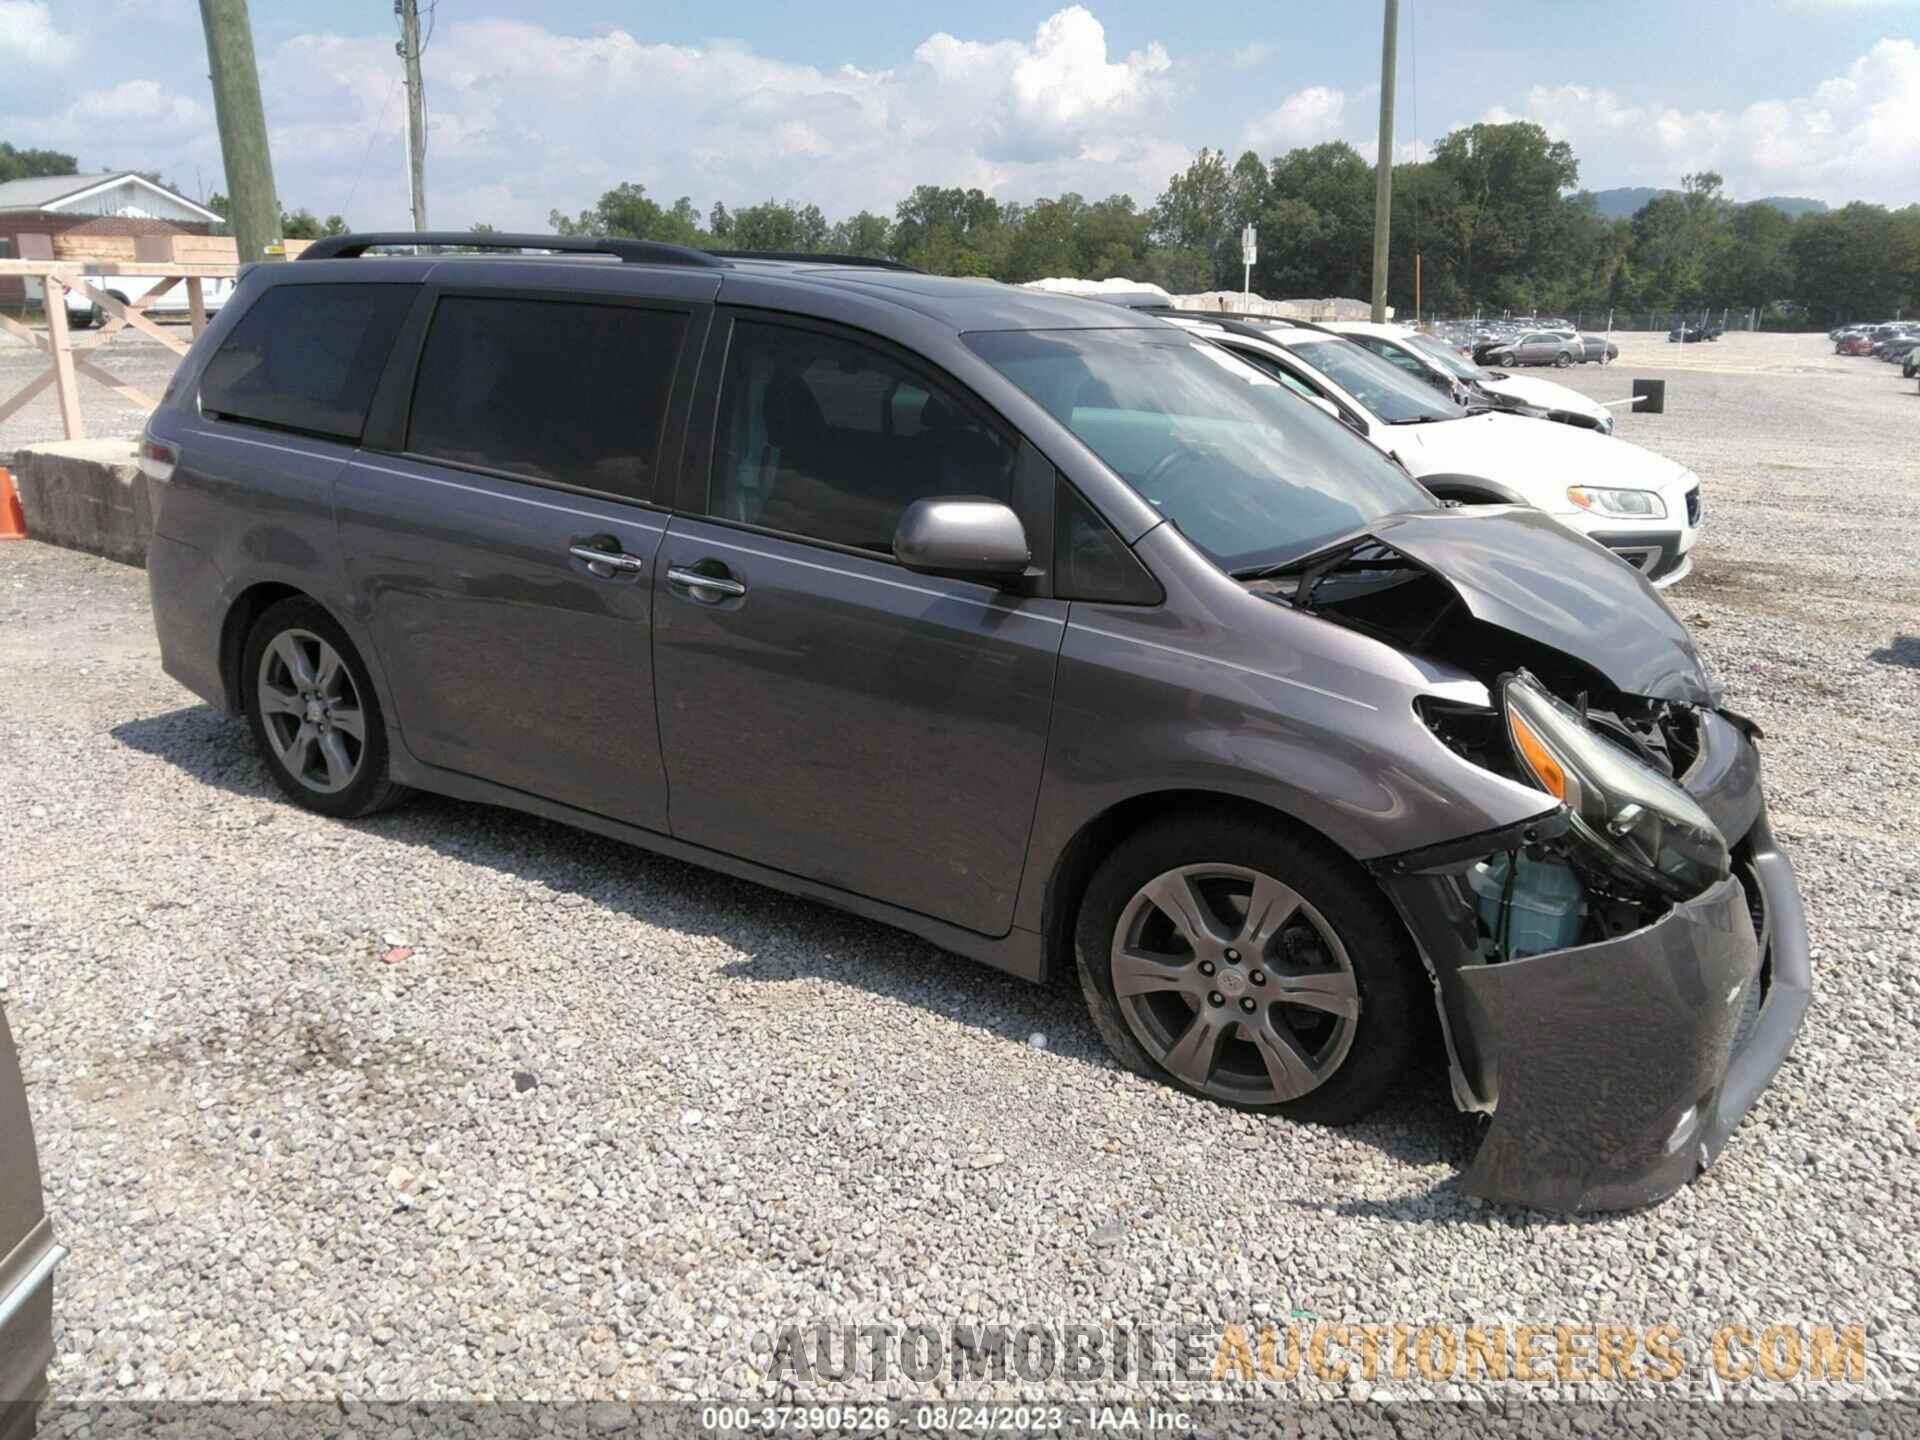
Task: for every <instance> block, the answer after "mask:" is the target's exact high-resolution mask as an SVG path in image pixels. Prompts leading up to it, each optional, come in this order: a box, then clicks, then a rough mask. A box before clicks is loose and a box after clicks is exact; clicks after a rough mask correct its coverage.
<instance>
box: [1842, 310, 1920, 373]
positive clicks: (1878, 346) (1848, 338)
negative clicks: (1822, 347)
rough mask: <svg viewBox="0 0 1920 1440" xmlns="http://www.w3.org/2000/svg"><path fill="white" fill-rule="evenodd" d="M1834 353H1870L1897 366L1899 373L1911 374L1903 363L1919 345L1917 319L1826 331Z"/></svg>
mask: <svg viewBox="0 0 1920 1440" xmlns="http://www.w3.org/2000/svg"><path fill="white" fill-rule="evenodd" d="M1827 338H1828V339H1830V340H1832V341H1833V350H1834V353H1835V354H1836V355H1871V356H1873V357H1874V359H1876V360H1885V361H1887V362H1888V363H1889V364H1893V365H1901V366H1902V367H1903V370H1902V373H1904V374H1907V375H1912V374H1913V370H1912V368H1911V367H1907V366H1906V365H1905V361H1906V358H1907V356H1908V355H1909V354H1910V353H1912V351H1913V350H1914V348H1915V347H1916V346H1920V320H1887V321H1883V322H1882V323H1880V324H1878V325H1843V326H1841V327H1840V328H1839V329H1837V330H1831V331H1829V332H1828V333H1827Z"/></svg>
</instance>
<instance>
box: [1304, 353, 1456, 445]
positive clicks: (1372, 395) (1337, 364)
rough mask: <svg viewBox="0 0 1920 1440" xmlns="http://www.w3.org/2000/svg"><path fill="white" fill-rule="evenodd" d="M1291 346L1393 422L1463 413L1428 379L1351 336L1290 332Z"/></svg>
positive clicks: (1382, 416) (1381, 415)
mask: <svg viewBox="0 0 1920 1440" xmlns="http://www.w3.org/2000/svg"><path fill="white" fill-rule="evenodd" d="M1287 349H1288V350H1289V351H1290V352H1292V353H1293V354H1294V355H1297V356H1299V357H1300V359H1301V360H1302V361H1303V362H1304V363H1306V364H1308V365H1311V366H1312V367H1313V368H1314V369H1316V370H1318V371H1319V372H1320V373H1321V374H1323V375H1325V376H1326V377H1327V378H1328V379H1330V380H1332V381H1333V382H1334V384H1336V385H1338V386H1339V387H1340V388H1341V389H1342V390H1345V391H1346V392H1347V393H1348V394H1349V395H1351V396H1353V398H1354V399H1356V400H1358V401H1359V402H1360V403H1361V404H1362V405H1364V406H1366V407H1367V409H1368V410H1370V411H1372V412H1373V413H1374V414H1375V415H1377V416H1379V417H1380V418H1381V419H1382V420H1384V421H1386V422H1387V423H1388V424H1389V425H1411V424H1414V423H1416V422H1418V421H1422V420H1453V419H1457V418H1458V417H1459V416H1460V414H1461V410H1460V407H1459V406H1458V405H1455V404H1454V403H1453V402H1452V401H1451V400H1449V399H1448V398H1447V397H1446V396H1444V395H1442V394H1441V393H1440V392H1439V391H1437V390H1435V389H1434V388H1433V387H1432V386H1431V385H1425V384H1422V383H1421V382H1420V381H1418V380H1416V379H1414V378H1413V376H1411V375H1409V374H1407V372H1406V371H1404V370H1402V369H1401V368H1400V367H1399V366H1398V365H1395V364H1394V363H1393V362H1392V361H1391V360H1382V359H1381V358H1380V357H1379V356H1378V355H1376V354H1374V353H1373V352H1372V351H1371V350H1368V349H1366V348H1365V347H1363V346H1360V345H1356V344H1354V343H1353V342H1352V341H1351V340H1342V339H1339V338H1337V337H1334V336H1329V337H1328V338H1326V339H1325V340H1321V339H1318V338H1316V339H1313V340H1295V339H1292V338H1291V337H1289V339H1288V341H1287Z"/></svg>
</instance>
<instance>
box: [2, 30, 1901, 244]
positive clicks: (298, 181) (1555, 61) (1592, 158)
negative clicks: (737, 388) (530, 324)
mask: <svg viewBox="0 0 1920 1440" xmlns="http://www.w3.org/2000/svg"><path fill="white" fill-rule="evenodd" d="M422 4H423V7H424V6H427V5H432V6H433V7H434V9H435V15H434V26H435V28H434V34H433V39H432V41H431V44H430V45H429V48H428V50H427V54H426V60H425V66H426V72H427V81H428V100H429V109H430V116H431V118H430V123H429V147H428V148H429V156H428V182H429V199H430V202H431V208H432V212H433V213H432V218H433V220H434V221H435V222H436V223H440V224H446V225H450V226H464V225H466V224H469V223H471V222H473V221H476V220H489V221H492V222H494V223H497V224H502V225H513V226H524V227H535V226H541V225H544V222H545V217H546V215H547V212H548V211H549V210H550V209H552V208H555V207H558V208H561V209H564V210H567V211H574V210H578V209H581V208H584V207H585V206H587V205H589V204H591V203H592V201H593V199H594V198H595V197H596V196H597V195H598V194H599V193H600V191H602V190H604V189H606V188H608V187H609V186H611V185H613V184H615V183H617V182H618V181H620V180H637V181H640V182H642V183H644V184H645V185H646V186H647V187H648V190H649V192H650V193H652V194H654V195H656V196H658V197H661V198H663V199H667V200H671V199H672V198H673V197H675V196H677V195H681V194H687V195H690V196H692V198H693V199H694V201H695V203H696V204H698V205H699V206H701V207H702V208H703V209H704V208H705V207H707V206H708V205H710V204H712V203H713V202H714V201H715V200H725V201H727V202H728V203H730V204H737V203H744V202H751V201H753V200H758V199H765V198H768V197H770V196H774V197H782V198H787V197H791V198H796V199H812V200H817V201H818V202H819V203H820V204H821V205H822V206H823V208H825V209H826V210H827V211H828V212H829V213H830V214H832V215H839V214H842V213H846V212H849V211H851V210H854V209H858V208H862V207H868V208H875V209H882V210H889V209H891V206H892V203H893V201H894V200H895V199H897V198H898V197H899V196H900V195H901V194H903V193H904V192H905V190H906V189H907V188H908V187H909V186H910V185H911V184H913V183H915V182H918V181H934V182H939V183H943V184H963V185H980V186H982V187H983V188H986V189H989V190H991V191H993V192H994V193H996V194H999V195H1001V196H1003V197H1005V198H1016V199H1024V198H1031V197H1033V196H1036V195H1040V194H1052V193H1057V192H1059V191H1060V190H1063V189H1075V190H1079V191H1081V192H1082V193H1084V194H1089V195H1105V194H1108V193H1110V192H1113V191H1126V192H1128V193H1131V194H1133V195H1134V196H1136V197H1137V198H1138V199H1139V200H1140V201H1141V202H1142V203H1148V202H1150V201H1151V200H1152V198H1153V196H1154V194H1155V193H1157V192H1158V190H1159V189H1160V188H1161V186H1162V185H1163V184H1164V182H1165V180H1166V177H1167V176H1168V175H1169V174H1170V173H1172V172H1173V171H1174V170H1176V169H1178V168H1180V167H1181V166H1182V165H1184V164H1185V163H1186V162H1187V160H1189V159H1190V158H1191V157H1192V155H1193V154H1194V153H1195V152H1196V151H1197V150H1198V149H1199V148H1200V147H1202V146H1206V145H1212V146H1220V147H1225V148H1226V149H1228V150H1229V151H1230V152H1232V153H1237V152H1238V151H1239V150H1241V149H1242V148H1246V147H1248V146H1251V147H1253V148H1255V149H1258V150H1259V151H1260V152H1261V153H1262V154H1272V153H1275V152H1277V151H1279V150H1284V149H1286V148H1289V147H1290V146H1292V145H1295V144H1308V143H1314V142H1317V141H1319V140H1324V139H1331V138H1341V139H1346V140H1349V141H1352V142H1354V143H1355V144H1359V145H1362V146H1364V147H1367V148H1368V150H1369V153H1371V146H1372V144H1373V142H1374V139H1375V136H1376V133H1377V107H1378V103H1379V99H1378V88H1377V83H1378V68H1377V67H1378V63H1379V62H1378V54H1379V38H1380V34H1379V32H1380V6H1379V4H1378V3H1376V0H1333V3H1326V0H1320V3H1314V4H1270V5H1265V6H1256V7H1246V6H1239V5H1224V4H1204V3H1203V4H1186V5H1167V4H1164V3H1161V4H1153V5H1149V4H1144V3H1140V0H1083V3H1082V4H1077V5H1068V4H1062V3H1061V0H1043V3H1038V4H1022V3H1012V0H974V3H969V4H966V5H959V4H954V3H951V0H941V3H919V4H914V3H908V4H895V5H890V6H889V5H878V6H876V5H859V6H853V5H827V6H805V7H803V6H798V5H789V4H780V3H773V0H747V3H734V4H728V5H714V4H711V3H708V4H692V3H684V0H668V3H653V4H631V3H618V0H544V3H535V0H422ZM391 8H392V7H391V0H301V3H295V0H253V15H254V26H255V34H256V45H257V49H258V52H259V56H260V65H261V76H262V85H263V91H264V93H265V97H266V103H267V110H268V118H269V122H270V125H271V127H272V130H273V136H274V150H275V167H276V177H277V180H278V183H279V189H280V192H281V196H282V199H283V202H284V203H285V204H286V205H288V206H289V207H294V206H306V207H308V208H311V209H314V210H316V211H319V212H321V213H327V212H332V211H342V212H344V213H346V214H347V216H348V218H349V219H351V220H352V221H354V222H355V223H356V224H358V225H362V226H374V225H385V224H394V223H398V222H400V221H401V220H402V219H403V217H404V215H405V208H406V192H405V180H404V169H403V165H404V149H403V140H402V133H403V132H402V128H401V127H402V123H403V114H404V111H403V106H402V104H401V100H400V96H399V94H398V91H397V86H396V85H395V77H397V75H398V73H399V62H398V60H397V59H396V58H395V57H394V55H393V50H392V43H393V38H394V20H393V16H392V13H391ZM1401 15H1402V25H1401V34H1400V55H1401V74H1400V87H1399V123H1398V126H1397V132H1398V139H1399V141H1400V149H1401V152H1402V153H1403V154H1408V153H1414V152H1415V151H1416V150H1417V147H1418V145H1419V144H1420V142H1423V141H1424V142H1428V143H1430V142H1431V141H1432V140H1433V139H1434V138H1436V137H1437V136H1438V135H1440V134H1442V133H1444V131H1445V130H1447V129H1449V128H1451V127H1453V126H1455V125H1459V124H1463V123H1467V122H1470V121H1473V120H1477V119H1486V118H1491V119H1512V118H1527V119H1534V120H1538V121H1539V122H1540V123H1542V124H1544V125H1546V126H1547V128H1548V129H1549V130H1551V131H1553V132H1554V133H1555V134H1556V135H1559V136H1562V137H1564V138H1566V139H1568V140H1569V141H1571V142H1572V143H1573V145H1574V147H1575V150H1576V152H1577V153H1578V155H1579V157H1580V161H1581V179H1582V182H1583V183H1584V184H1587V185H1589V186H1592V187H1594V188H1603V187H1607V186H1612V185H1647V184H1663V185H1672V184H1676V183H1677V182H1678V180H1679V178H1680V176H1681V175H1682V174H1683V173H1685V172H1686V171H1689V170H1693V169H1701V168H1709V167H1711V168H1715V169H1718V170H1720V171H1721V172H1722V173H1723V174H1725V175H1726V176H1727V180H1728V188H1729V190H1730V191H1731V192H1732V193H1734V194H1735V195H1748V196H1752V195H1759V194H1768V193H1776V194H1778V193H1786V194H1808V195H1815V196H1818V197H1820V198H1822V199H1826V200H1829V201H1834V202H1839V201H1844V200H1847V199H1852V198H1856V197H1858V198H1866V199H1872V200H1877V201H1881V202H1884V203H1890V204H1902V203H1908V202H1911V201H1914V200H1920V123H1917V121H1920V4H1915V3H1912V0H1718V3H1704V0H1661V3H1652V0H1610V3H1588V0H1524V3H1508V4H1505V5H1489V4H1485V3H1468V0H1402V5H1401ZM205 68H206V66H205V55H204V50H203V41H202V35H201V30H200V19H199V10H198V5H197V4H196V3H195V0H0V77H4V80H5V84H4V85H3V86H0V139H8V140H11V141H13V143H15V144H17V145H18V144H33V145H52V146H56V147H57V148H60V149H64V150H69V151H72V152H74V153H76V154H78V155H79V156H80V158H81V161H82V163H83V165H84V166H86V167H87V168H89V169H92V168H105V167H109V166H112V167H116V168H119V167H126V168H140V169H158V170H161V171H163V172H165V173H166V174H168V175H170V176H172V177H174V178H175V179H176V180H177V181H178V182H179V183H180V184H181V186H182V187H183V188H185V189H187V190H188V191H190V192H191V191H194V190H196V189H197V188H204V189H206V190H212V189H218V188H224V182H223V179H222V177H221V171H220V159H219V146H218V141H217V137H216V136H215V134H214V128H213V119H212V107H211V100H210V96H209V95H208V91H207V85H206V79H205Z"/></svg>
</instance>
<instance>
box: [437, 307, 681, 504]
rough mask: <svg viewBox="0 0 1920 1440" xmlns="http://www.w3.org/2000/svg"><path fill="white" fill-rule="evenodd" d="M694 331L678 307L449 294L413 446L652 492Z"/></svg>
mask: <svg viewBox="0 0 1920 1440" xmlns="http://www.w3.org/2000/svg"><path fill="white" fill-rule="evenodd" d="M686 333H687V317H686V315H685V314H683V313H681V312H679V311H670V310H654V309H649V308H644V307H641V306H635V305H602V304H593V303H589V302H584V301H574V300H520V299H511V298H507V297H493V296H448V297H447V298H446V299H443V300H442V301H441V302H440V304H439V306H438V307H437V308H436V309H435V311H434V316H433V325H432V328H431V329H430V330H429V331H428V333H427V343H426V348H425V349H424V350H423V351H422V353H421V356H420V373H419V376H418V378H417V379H416V380H415V382H414V392H413V410H412V415H411V419H410V421H409V428H408V433H407V451H408V453H410V454H413V455H417V456H420V457H422V458H425V459H433V460H440V461H445V462H448V463H451V464H455V465H462V466H471V467H474V468H477V469H483V470H493V471H504V472H506V473H508V474H511V475H523V476H526V477H527V478H529V479H533V480H546V481H553V482H557V483H559V484H562V485H569V486H573V487H575V488H578V489H582V490H592V491H596V492H598V493H600V494H605V495H614V496H618V497H620V498H622V499H630V500H647V499H649V498H651V496H652V494H653V489H654V484H655V469H656V467H657V465H658V461H659V452H660V440H661V436H662V433H663V431H664V429H665V426H666V420H667V408H668V400H669V397H670V395H671V393H672V389H673V377H674V372H675V369H676V368H677V367H678V365H679V362H680V350H681V345H682V343H683V342H684V340H685V338H686Z"/></svg>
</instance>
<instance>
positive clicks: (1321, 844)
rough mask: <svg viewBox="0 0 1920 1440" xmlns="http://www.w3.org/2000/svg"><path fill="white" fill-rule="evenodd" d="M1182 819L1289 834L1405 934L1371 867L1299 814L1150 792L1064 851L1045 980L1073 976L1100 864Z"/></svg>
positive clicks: (1240, 798)
mask: <svg viewBox="0 0 1920 1440" xmlns="http://www.w3.org/2000/svg"><path fill="white" fill-rule="evenodd" d="M1183 817H1199V818H1206V819H1219V818H1227V817H1232V818H1237V819H1242V820H1257V821H1260V822H1262V823H1265V824H1271V825H1277V826H1280V827H1282V828H1284V829H1286V830H1288V831H1289V832H1291V833H1292V835H1293V836H1294V838H1296V839H1297V840H1299V841H1300V842H1301V843H1302V844H1304V845H1306V846H1309V847H1310V848H1312V849H1314V850H1316V851H1318V852H1319V853H1320V854H1321V855H1323V856H1324V857H1325V858H1326V859H1327V860H1328V861H1329V862H1331V863H1332V864H1335V865H1337V866H1339V867H1340V868H1342V869H1344V870H1347V871H1348V872H1350V873H1351V874H1352V875H1353V876H1354V877H1355V878H1356V879H1357V880H1359V881H1360V882H1361V883H1363V884H1364V885H1365V886H1366V887H1367V888H1368V889H1370V890H1374V891H1378V892H1379V894H1380V898H1381V901H1382V902H1383V903H1386V904H1387V908H1388V911H1389V913H1391V914H1392V915H1393V917H1394V924H1395V925H1397V926H1399V927H1400V928H1401V929H1402V930H1403V931H1404V930H1405V928H1406V927H1405V922H1404V921H1402V920H1401V919H1400V917H1399V912H1398V911H1397V910H1395V909H1394V908H1393V907H1392V905H1391V904H1390V903H1389V902H1388V896H1387V894H1386V892H1385V891H1384V890H1381V889H1380V885H1379V882H1378V881H1377V880H1375V879H1374V877H1373V875H1372V874H1371V872H1369V871H1368V870H1367V868H1366V866H1364V865H1362V864H1361V863H1360V862H1359V861H1358V860H1356V859H1354V858H1353V856H1352V855H1350V854H1348V853H1347V851H1346V850H1345V849H1343V848H1342V847H1341V846H1340V845H1339V844H1337V843H1336V842H1335V841H1333V840H1332V839H1331V838H1329V837H1328V836H1327V834H1326V833H1325V832H1324V831H1322V830H1320V829H1318V828H1317V827H1315V826H1313V825H1311V824H1309V823H1308V822H1306V821H1305V820H1302V819H1301V818H1300V817H1299V816H1297V815H1293V814H1289V813H1288V812H1287V811H1285V810H1282V809H1279V808H1278V807H1276V806H1273V805H1269V804H1266V803H1263V802H1262V801H1259V800H1251V799H1248V798H1247V797H1246V796H1244V795H1235V794H1232V793H1230V792H1227V791H1220V790H1192V789H1176V790H1150V791H1146V792H1143V793H1141V794H1138V795H1132V796H1129V797H1127V798H1126V799H1124V800H1120V801H1117V802H1116V803H1114V804H1113V805H1110V806H1109V807H1107V809H1105V810H1103V811H1101V812H1100V813H1099V814H1098V815H1095V816H1093V817H1091V818H1090V819H1088V820H1087V821H1086V822H1085V823H1084V824H1082V825H1081V826H1080V828H1079V829H1078V830H1076V831H1075V832H1074V833H1073V836H1072V838H1070V839H1069V840H1068V841H1067V843H1066V844H1065V845H1064V846H1062V847H1061V850H1060V853H1059V855H1058V857H1057V858H1056V859H1055V861H1054V863H1053V868H1052V872H1051V873H1050V874H1049V876H1048V877H1047V888H1046V895H1045V900H1044V902H1043V904H1042V908H1041V932H1042V946H1041V950H1042V964H1043V967H1044V969H1043V974H1042V977H1041V978H1042V979H1043V980H1048V979H1053V978H1057V977H1059V976H1062V975H1066V976H1071V975H1072V974H1073V968H1074V967H1073V932H1074V927H1075V926H1076V925H1077V924H1078V922H1079V918H1080V902H1081V900H1082V899H1083V898H1084V896H1085V895H1086V891H1087V885H1088V883H1089V882H1090V881H1091V880H1092V879H1093V874H1094V871H1096V870H1097V869H1099V867H1100V862H1101V861H1102V860H1104V859H1105V858H1106V857H1107V856H1108V855H1109V854H1110V853H1112V851H1113V848H1114V847H1115V846H1116V845H1118V844H1119V843H1120V842H1121V841H1122V840H1124V839H1126V838H1127V837H1128V836H1129V835H1133V834H1135V833H1137V832H1139V831H1140V830H1143V829H1145V828H1146V827H1147V826H1149V825H1155V824H1160V823H1162V822H1164V821H1167V820H1173V819H1179V818H1183ZM1407 938H1408V943H1409V946H1411V944H1412V936H1411V935H1410V934H1409V935H1408V937H1407Z"/></svg>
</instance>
